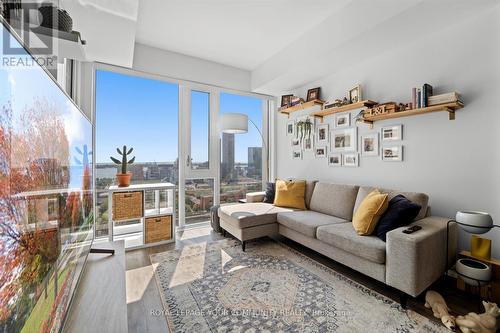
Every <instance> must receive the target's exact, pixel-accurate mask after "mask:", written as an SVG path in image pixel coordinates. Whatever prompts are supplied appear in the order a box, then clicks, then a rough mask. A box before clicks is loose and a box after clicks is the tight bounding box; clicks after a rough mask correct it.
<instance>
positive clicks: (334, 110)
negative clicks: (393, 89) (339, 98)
mask: <svg viewBox="0 0 500 333" xmlns="http://www.w3.org/2000/svg"><path fill="white" fill-rule="evenodd" d="M375 104H377V102H374V101H370V100H365V101H361V102H357V103H352V104H347V105H344V106H339V107H335V108H329V109H323V110H321V111H318V112H313V113H312V114H311V115H312V116H314V117H318V118H321V122H323V117H326V116H329V115H332V114H335V113H339V112H345V111H349V110H355V109H361V108H364V107H370V106H373V105H375Z"/></svg>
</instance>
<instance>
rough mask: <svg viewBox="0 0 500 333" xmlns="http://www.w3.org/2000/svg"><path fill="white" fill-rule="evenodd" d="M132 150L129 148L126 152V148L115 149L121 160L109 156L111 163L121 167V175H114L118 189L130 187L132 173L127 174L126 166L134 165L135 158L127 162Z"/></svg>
mask: <svg viewBox="0 0 500 333" xmlns="http://www.w3.org/2000/svg"><path fill="white" fill-rule="evenodd" d="M133 150H134V148H132V147H130V149H128V150H127V146H123V149H122V150H120V148H116V151H117V152H118V154H120V155H121V156H122V160H121V161H120V160H118V159H116V158H114V157H113V156H110V157H109V158H110V159H111V161H113V162H114V163H115V164H118V165H121V166H122V169H121V173H117V174H116V179H117V180H118V186H120V187H127V186H130V179H131V178H132V172H127V166H128V165H129V164H132V163H134V161H135V156H134V157H132V159H130V160H128V157H127V156H128V155H130V154H131V153H132V151H133Z"/></svg>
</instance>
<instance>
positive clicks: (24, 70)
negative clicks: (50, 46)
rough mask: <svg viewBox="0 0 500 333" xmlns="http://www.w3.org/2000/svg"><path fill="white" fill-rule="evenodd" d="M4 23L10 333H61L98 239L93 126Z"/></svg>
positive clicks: (1, 236)
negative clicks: (94, 236)
mask: <svg viewBox="0 0 500 333" xmlns="http://www.w3.org/2000/svg"><path fill="white" fill-rule="evenodd" d="M0 20H2V19H1V18H0ZM0 25H1V28H2V33H1V35H0V39H1V41H0V45H2V46H3V47H2V55H1V56H2V59H0V60H1V61H0V183H1V189H0V332H60V331H62V328H63V325H64V320H65V317H66V314H67V312H68V309H69V306H70V303H71V299H72V297H73V295H74V293H75V289H76V286H77V284H78V280H79V277H80V275H81V274H82V271H83V267H84V265H85V261H86V258H87V254H88V253H89V250H90V246H91V244H92V241H93V224H94V215H93V180H92V179H93V177H92V173H93V154H92V149H91V147H92V136H93V125H92V123H91V122H90V121H89V119H88V118H87V117H86V116H85V114H84V113H83V112H81V111H80V110H79V108H78V107H77V106H76V105H75V104H74V103H73V101H72V100H71V98H69V97H68V95H66V94H65V92H64V91H63V90H62V89H61V88H60V87H59V85H58V84H57V83H56V81H55V80H54V79H53V77H52V76H51V75H50V74H49V73H48V71H47V70H46V69H44V68H43V67H41V66H40V65H39V64H38V63H37V61H36V60H37V59H36V56H35V55H31V54H30V52H29V50H28V49H27V48H25V47H23V44H22V42H21V41H20V39H19V38H18V37H17V36H16V34H15V33H14V32H13V31H12V30H11V28H10V27H9V26H8V25H7V24H6V23H5V22H4V21H3V20H2V24H0ZM6 39H9V40H8V41H6ZM4 42H9V43H8V44H10V48H11V49H13V48H17V49H18V50H20V52H18V53H19V54H11V53H12V52H6V49H8V48H6V47H5V45H6V43H4ZM6 59H7V60H6Z"/></svg>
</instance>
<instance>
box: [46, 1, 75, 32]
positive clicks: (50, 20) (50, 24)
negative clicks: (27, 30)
mask: <svg viewBox="0 0 500 333" xmlns="http://www.w3.org/2000/svg"><path fill="white" fill-rule="evenodd" d="M38 11H39V12H40V14H41V16H42V23H41V24H40V25H41V26H42V27H46V28H50V29H55V30H60V31H65V32H71V31H73V20H72V19H71V16H69V14H68V12H67V11H65V10H64V9H61V8H59V7H56V6H54V5H53V4H52V3H43V4H42V6H40V8H38ZM54 18H55V19H56V20H54Z"/></svg>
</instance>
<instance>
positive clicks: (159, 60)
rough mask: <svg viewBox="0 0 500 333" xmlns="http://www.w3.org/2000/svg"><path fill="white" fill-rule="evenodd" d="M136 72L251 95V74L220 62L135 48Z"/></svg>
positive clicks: (147, 47)
mask: <svg viewBox="0 0 500 333" xmlns="http://www.w3.org/2000/svg"><path fill="white" fill-rule="evenodd" d="M133 69H135V70H139V71H143V72H147V73H151V74H158V75H163V76H167V77H171V78H175V79H181V80H188V81H194V82H199V83H204V84H209V85H214V86H218V87H223V88H230V89H235V90H242V91H250V72H249V71H246V70H242V69H239V68H235V67H231V66H226V65H222V64H219V63H216V62H212V61H208V60H203V59H200V58H195V57H190V56H187V55H183V54H179V53H175V52H170V51H165V50H161V49H158V48H154V47H151V46H147V45H142V44H138V43H136V44H135V50H134V65H133Z"/></svg>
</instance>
